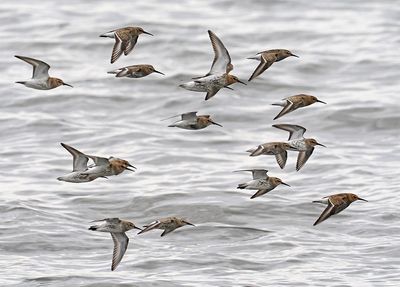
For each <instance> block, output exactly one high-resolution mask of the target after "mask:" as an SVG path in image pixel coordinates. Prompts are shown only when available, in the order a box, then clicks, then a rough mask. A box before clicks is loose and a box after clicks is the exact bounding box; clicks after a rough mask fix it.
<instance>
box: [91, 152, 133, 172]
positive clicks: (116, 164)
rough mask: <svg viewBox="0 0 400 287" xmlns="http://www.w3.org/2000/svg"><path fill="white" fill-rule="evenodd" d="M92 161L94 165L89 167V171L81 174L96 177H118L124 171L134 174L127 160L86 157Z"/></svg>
mask: <svg viewBox="0 0 400 287" xmlns="http://www.w3.org/2000/svg"><path fill="white" fill-rule="evenodd" d="M87 156H88V157H89V158H90V159H92V160H93V161H94V165H91V166H89V168H90V169H89V170H88V171H86V172H84V173H83V174H86V173H87V174H90V175H97V176H98V177H105V176H112V175H118V174H120V173H122V172H124V171H125V170H129V171H132V172H135V170H134V169H136V167H134V166H133V165H131V164H130V163H129V162H128V161H127V160H124V159H120V158H116V157H112V156H110V157H109V158H105V157H99V156H93V155H87Z"/></svg>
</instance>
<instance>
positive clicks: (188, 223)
mask: <svg viewBox="0 0 400 287" xmlns="http://www.w3.org/2000/svg"><path fill="white" fill-rule="evenodd" d="M184 222H185V223H186V224H187V225H191V226H196V225H194V224H192V223H190V222H187V221H184Z"/></svg>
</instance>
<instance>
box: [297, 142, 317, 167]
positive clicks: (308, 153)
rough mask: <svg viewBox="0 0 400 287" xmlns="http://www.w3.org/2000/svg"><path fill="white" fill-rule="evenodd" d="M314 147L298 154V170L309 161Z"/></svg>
mask: <svg viewBox="0 0 400 287" xmlns="http://www.w3.org/2000/svg"><path fill="white" fill-rule="evenodd" d="M313 151H314V148H313V147H312V148H310V149H308V150H306V151H300V152H299V155H298V156H297V163H296V170H297V171H299V170H300V169H301V168H302V167H303V165H304V164H305V163H306V162H307V160H308V159H309V157H310V156H311V155H312V153H313Z"/></svg>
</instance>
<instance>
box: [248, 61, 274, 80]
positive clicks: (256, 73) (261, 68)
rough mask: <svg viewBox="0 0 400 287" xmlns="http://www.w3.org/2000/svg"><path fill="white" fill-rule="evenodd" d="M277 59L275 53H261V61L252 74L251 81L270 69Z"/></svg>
mask: <svg viewBox="0 0 400 287" xmlns="http://www.w3.org/2000/svg"><path fill="white" fill-rule="evenodd" d="M275 61H276V57H275V55H274V54H267V55H264V54H261V63H260V64H259V65H258V66H257V68H256V69H255V70H254V72H253V74H252V75H251V76H250V78H249V82H250V81H251V80H253V79H254V78H256V77H258V76H259V75H261V74H262V73H264V71H265V70H266V69H268V68H269V67H270V66H271V65H272V64H273V63H274V62H275Z"/></svg>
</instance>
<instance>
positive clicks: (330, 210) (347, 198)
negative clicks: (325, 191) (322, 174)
mask: <svg viewBox="0 0 400 287" xmlns="http://www.w3.org/2000/svg"><path fill="white" fill-rule="evenodd" d="M323 198H325V199H324V200H315V201H313V202H317V203H323V204H328V206H327V208H326V209H325V210H324V211H323V212H322V214H321V216H320V217H319V218H318V219H317V221H315V223H314V224H313V225H317V224H319V223H321V222H322V221H324V220H326V219H328V218H329V217H330V216H332V215H335V214H338V213H339V212H341V211H342V210H344V209H346V208H347V207H348V206H349V205H350V204H351V203H352V202H354V201H356V200H363V201H367V202H368V200H365V199H362V198H360V197H358V196H357V195H355V194H353V193H339V194H334V195H330V196H325V197H323Z"/></svg>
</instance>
